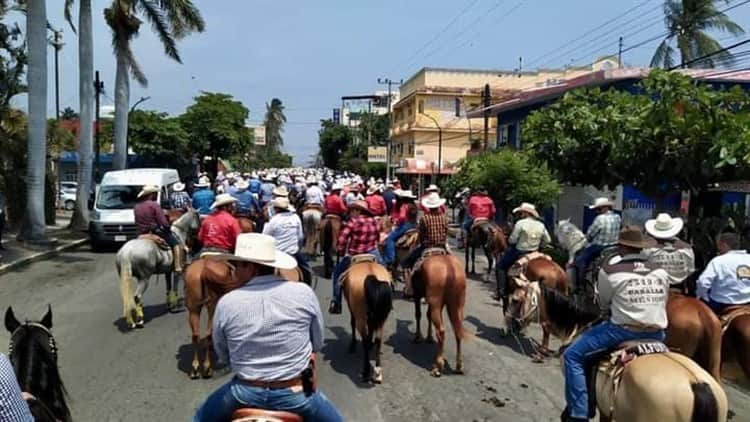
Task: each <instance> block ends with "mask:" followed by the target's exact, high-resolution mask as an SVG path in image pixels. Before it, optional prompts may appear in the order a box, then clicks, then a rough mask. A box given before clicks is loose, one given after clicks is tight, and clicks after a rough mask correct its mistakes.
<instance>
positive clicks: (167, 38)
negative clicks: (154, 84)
mask: <svg viewBox="0 0 750 422" xmlns="http://www.w3.org/2000/svg"><path fill="white" fill-rule="evenodd" d="M139 15H140V16H143V17H145V19H146V20H147V21H148V22H149V23H151V26H152V27H153V29H154V31H155V32H156V35H157V37H158V38H159V40H160V41H161V43H162V46H163V47H164V53H165V54H166V55H167V57H169V58H171V59H173V60H175V61H176V62H178V63H182V59H181V58H180V54H179V52H178V51H177V41H178V40H181V39H183V38H185V37H186V36H187V35H190V34H191V33H193V32H203V30H204V29H205V23H204V21H203V17H202V16H201V14H200V12H199V11H198V9H197V8H196V7H195V5H194V4H193V2H192V1H191V0H179V1H163V0H162V1H152V0H113V1H112V4H111V5H110V6H109V7H108V8H106V9H104V18H105V20H106V21H107V25H109V27H110V29H111V30H112V46H113V48H114V53H115V57H116V58H117V70H116V74H115V157H114V163H113V165H114V168H115V169H122V168H125V166H126V164H127V151H126V145H127V135H128V113H129V111H130V76H129V73H131V74H132V75H133V78H135V80H136V81H137V82H138V83H140V84H141V85H143V86H146V85H147V83H148V80H147V79H146V75H145V74H144V73H143V71H142V70H141V67H140V65H139V64H138V62H137V61H136V60H135V55H134V54H133V50H132V49H131V41H132V40H133V39H134V38H135V37H136V36H138V31H139V29H140V26H141V23H142V21H141V19H140V18H139Z"/></svg>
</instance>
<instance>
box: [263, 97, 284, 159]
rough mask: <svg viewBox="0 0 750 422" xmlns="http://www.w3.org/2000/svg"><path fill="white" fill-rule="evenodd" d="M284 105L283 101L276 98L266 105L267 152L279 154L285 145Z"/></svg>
mask: <svg viewBox="0 0 750 422" xmlns="http://www.w3.org/2000/svg"><path fill="white" fill-rule="evenodd" d="M284 123H286V116H284V105H283V104H281V100H280V99H278V98H274V99H272V100H271V104H270V105H269V104H268V103H266V120H265V125H266V150H267V151H269V152H278V151H279V149H280V148H281V147H282V146H283V145H284V138H283V137H282V136H281V133H282V132H284Z"/></svg>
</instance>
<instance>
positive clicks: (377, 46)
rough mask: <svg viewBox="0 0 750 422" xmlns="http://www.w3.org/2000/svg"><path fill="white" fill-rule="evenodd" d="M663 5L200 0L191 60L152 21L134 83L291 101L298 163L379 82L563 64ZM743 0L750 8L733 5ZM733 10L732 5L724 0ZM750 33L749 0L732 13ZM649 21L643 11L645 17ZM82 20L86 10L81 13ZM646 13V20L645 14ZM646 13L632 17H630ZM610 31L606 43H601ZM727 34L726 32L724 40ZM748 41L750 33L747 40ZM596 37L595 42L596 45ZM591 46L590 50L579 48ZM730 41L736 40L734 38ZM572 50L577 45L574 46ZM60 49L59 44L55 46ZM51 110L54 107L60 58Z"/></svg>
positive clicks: (56, 17)
mask: <svg viewBox="0 0 750 422" xmlns="http://www.w3.org/2000/svg"><path fill="white" fill-rule="evenodd" d="M47 3H48V10H47V14H48V18H49V20H50V22H51V23H52V24H53V26H56V27H62V28H64V31H65V33H64V42H65V43H66V46H65V47H64V48H63V50H62V53H61V75H62V76H61V79H62V83H61V100H60V101H61V106H62V107H63V108H64V107H65V106H71V107H73V108H74V109H76V110H77V109H78V85H77V77H78V76H77V63H78V55H77V39H76V38H75V35H74V34H73V33H72V32H71V31H70V28H69V27H68V26H67V24H65V23H64V21H63V18H62V3H63V1H62V0H53V1H49V2H47ZM109 3H110V2H109V1H103V0H93V5H94V50H95V58H94V60H95V68H96V69H98V70H100V71H101V75H102V79H103V80H104V84H105V91H106V96H105V98H104V99H103V103H104V104H110V103H111V102H112V97H113V95H114V91H113V90H112V87H113V85H114V76H115V75H114V71H115V59H114V56H113V55H112V48H111V44H110V41H111V36H110V32H109V29H108V28H107V27H106V25H105V23H104V18H103V16H102V11H103V9H104V7H105V6H106V5H108V4H109ZM662 3H663V2H662V1H661V0H645V1H644V0H564V1H561V0H453V1H444V0H408V1H404V0H380V1H366V0H354V1H352V0H349V1H341V0H336V1H334V0H318V1H311V0H304V1H303V0H196V4H197V5H198V7H199V8H200V9H201V11H202V13H203V16H204V18H205V20H206V32H205V33H203V34H197V35H194V36H191V37H189V38H187V39H185V40H183V41H182V42H181V43H180V52H181V54H182V58H183V62H184V64H182V65H180V64H177V63H175V62H172V61H170V60H167V59H166V58H165V56H164V54H163V50H162V48H161V46H160V44H159V43H158V42H157V40H156V38H155V37H154V36H153V34H152V32H151V29H150V27H149V26H148V25H147V24H144V25H143V27H142V29H141V36H140V38H138V39H137V40H136V41H135V44H134V51H135V54H136V57H137V58H138V60H139V61H140V63H141V65H142V67H143V69H144V71H145V73H146V75H147V76H148V78H149V86H148V87H146V88H143V87H140V86H138V85H137V84H136V83H135V82H133V83H132V94H131V101H132V102H135V101H136V100H137V99H138V98H140V97H141V96H150V97H151V100H149V101H148V102H146V103H144V104H143V105H142V108H144V109H155V110H161V111H166V112H168V113H171V114H179V113H181V112H182V111H183V110H184V109H185V107H187V106H188V105H189V104H190V103H191V101H192V98H193V97H194V96H195V95H196V94H198V92H199V91H201V90H206V91H219V92H226V93H229V94H231V95H233V96H235V97H236V98H238V99H240V100H241V101H242V102H243V103H245V105H246V106H247V107H248V108H249V109H250V119H251V121H252V122H254V123H255V122H259V121H261V120H262V119H263V113H264V111H265V103H266V102H267V101H270V99H271V98H273V97H278V98H280V99H281V100H282V101H283V102H284V104H285V106H286V107H287V113H286V114H287V118H288V121H289V123H288V125H287V127H286V131H285V136H284V142H285V149H286V150H287V151H288V152H290V153H292V154H293V155H294V157H295V162H296V163H304V162H305V161H306V160H307V157H308V156H309V155H311V154H314V153H315V152H316V151H317V142H318V138H317V130H318V127H319V124H318V122H319V120H320V119H321V118H329V117H330V116H331V113H332V111H331V110H332V108H333V107H336V106H338V105H339V104H340V98H341V96H342V95H357V94H369V93H371V92H373V91H374V90H378V89H382V87H381V86H379V85H378V84H377V83H376V79H377V78H378V77H390V78H391V79H394V80H398V79H401V78H403V79H407V78H408V77H409V76H411V75H412V74H413V73H414V72H415V71H417V70H418V69H419V68H421V67H423V66H432V67H438V66H440V67H461V68H497V69H515V68H516V67H517V66H518V57H519V56H522V57H523V58H524V62H525V63H528V64H529V65H531V67H530V68H527V67H526V65H525V66H524V69H525V70H532V69H534V68H536V67H538V66H544V67H560V66H564V65H565V64H567V63H570V62H571V61H574V62H576V63H578V64H583V63H587V62H590V61H591V60H593V58H594V57H596V56H601V55H604V54H613V53H616V52H617V47H616V43H617V38H618V37H619V36H620V35H624V36H625V39H624V45H625V47H628V46H631V45H634V44H637V43H639V42H641V41H643V40H646V39H649V38H651V37H654V36H656V35H659V34H661V33H663V32H664V31H665V29H664V24H663V21H662V19H661V18H660V17H661V14H662V12H661V8H660V7H659V5H660V4H662ZM732 3H733V4H737V3H740V1H739V0H734V1H733V2H732ZM636 6H639V7H637V8H636V9H635V10H633V11H631V12H630V13H628V14H627V16H626V17H624V18H621V19H619V20H618V21H616V22H613V23H610V24H608V25H605V26H604V27H603V28H602V29H600V30H598V31H596V32H594V33H593V34H591V35H590V36H587V37H586V38H584V39H583V40H581V41H578V42H577V43H575V44H569V42H570V41H572V40H574V39H576V38H577V37H579V36H581V35H583V34H584V33H585V32H586V31H588V30H590V29H593V28H596V27H597V26H599V25H601V24H603V23H605V22H607V21H608V20H610V19H612V18H614V17H616V16H617V15H619V14H621V13H623V12H625V11H627V10H629V9H631V8H634V7H636ZM722 7H724V6H722ZM728 13H729V14H730V16H731V17H732V18H733V19H734V20H735V21H736V22H738V23H739V24H740V25H744V26H746V29H748V30H749V31H750V4H747V5H743V6H739V7H737V8H736V9H734V10H731V11H730V12H728ZM639 15H641V16H640V18H638V17H639ZM74 18H75V19H77V13H76V14H75V16H74ZM636 18H637V19H636ZM631 19H636V20H635V21H634V22H630V23H628V22H627V21H628V20H631ZM597 37H600V38H597ZM726 38H727V36H726V35H722V36H720V37H719V39H720V40H725V39H726ZM743 39H744V38H743ZM587 41H588V44H585V43H586V42H587ZM582 43H584V45H583V46H581V45H580V44H582ZM725 43H731V40H728V39H727V40H725ZM657 44H658V41H653V42H651V43H648V44H646V45H644V46H642V47H639V48H635V49H633V50H631V51H628V52H627V53H626V54H625V55H624V61H625V62H626V64H629V65H647V64H648V61H649V59H650V57H651V54H652V52H653V50H654V48H655V47H656V45H657ZM567 50H571V51H567ZM50 52H52V49H50ZM49 64H50V85H49V87H50V88H49V89H50V91H49V92H50V96H49V112H50V115H52V114H54V90H53V87H54V79H53V73H52V64H53V61H52V55H51V54H50V60H49Z"/></svg>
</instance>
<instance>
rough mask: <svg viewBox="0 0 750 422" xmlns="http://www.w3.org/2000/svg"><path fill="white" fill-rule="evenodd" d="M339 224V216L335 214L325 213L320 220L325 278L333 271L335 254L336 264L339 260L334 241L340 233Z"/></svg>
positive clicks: (336, 240)
mask: <svg viewBox="0 0 750 422" xmlns="http://www.w3.org/2000/svg"><path fill="white" fill-rule="evenodd" d="M341 224H342V221H341V217H340V216H338V215H335V214H326V215H325V216H324V217H323V220H322V221H321V222H320V247H321V249H323V271H324V276H325V277H326V278H330V277H331V272H333V264H334V262H333V256H334V255H336V263H337V264H338V261H339V256H338V253H337V251H336V242H338V240H339V233H341Z"/></svg>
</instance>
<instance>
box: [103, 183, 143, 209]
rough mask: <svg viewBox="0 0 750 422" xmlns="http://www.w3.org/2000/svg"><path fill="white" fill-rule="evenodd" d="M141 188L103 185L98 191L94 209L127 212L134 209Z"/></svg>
mask: <svg viewBox="0 0 750 422" xmlns="http://www.w3.org/2000/svg"><path fill="white" fill-rule="evenodd" d="M142 187H143V186H133V185H124V186H116V185H103V186H102V187H101V188H100V189H99V195H98V197H97V199H96V208H98V209H100V210H127V209H132V208H133V207H135V203H136V198H137V197H138V192H140V191H141V188H142Z"/></svg>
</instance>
